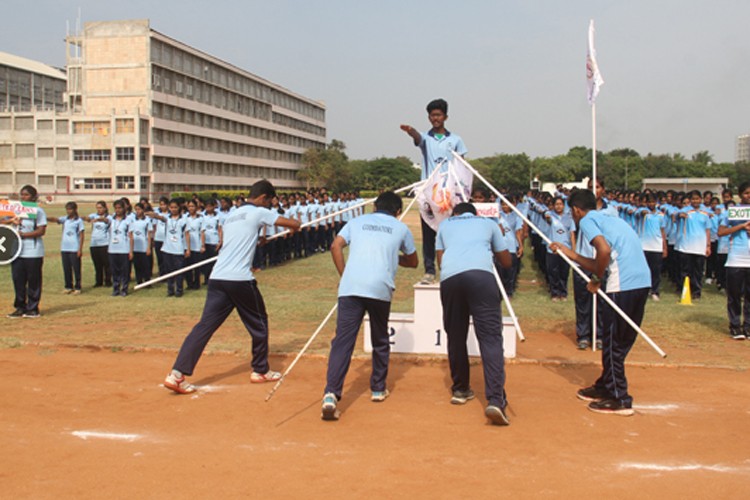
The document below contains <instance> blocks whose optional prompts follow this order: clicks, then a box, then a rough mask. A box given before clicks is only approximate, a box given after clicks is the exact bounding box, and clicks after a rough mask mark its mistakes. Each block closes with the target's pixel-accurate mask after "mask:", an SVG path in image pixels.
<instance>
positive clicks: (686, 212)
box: [675, 190, 711, 300]
mask: <svg viewBox="0 0 750 500" xmlns="http://www.w3.org/2000/svg"><path fill="white" fill-rule="evenodd" d="M689 196H690V205H689V206H687V207H684V208H683V209H682V210H680V212H679V213H678V214H677V215H676V217H677V218H679V220H680V222H681V224H680V227H679V229H678V235H677V243H676V245H675V250H677V251H679V252H680V254H681V260H680V269H681V271H682V272H681V276H680V281H684V280H685V277H688V278H689V279H690V292H691V294H692V298H693V299H694V300H700V298H701V291H702V290H703V272H704V268H705V265H706V257H708V256H709V255H711V219H710V217H709V214H708V213H706V212H705V211H703V210H701V208H700V206H701V203H702V201H703V198H702V197H701V192H700V191H698V190H694V191H691V192H690V194H689Z"/></svg>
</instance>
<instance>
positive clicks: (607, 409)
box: [589, 399, 635, 417]
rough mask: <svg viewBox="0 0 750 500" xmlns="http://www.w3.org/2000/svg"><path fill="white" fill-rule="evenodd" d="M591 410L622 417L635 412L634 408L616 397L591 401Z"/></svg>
mask: <svg viewBox="0 0 750 500" xmlns="http://www.w3.org/2000/svg"><path fill="white" fill-rule="evenodd" d="M589 410H591V411H593V412H594V413H603V414H605V415H620V416H622V417H629V416H631V415H633V414H634V413H635V412H634V411H633V408H631V407H629V406H625V405H624V404H622V403H621V402H620V401H617V400H616V399H602V400H599V401H592V402H591V403H589Z"/></svg>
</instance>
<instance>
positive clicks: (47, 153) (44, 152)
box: [36, 148, 55, 158]
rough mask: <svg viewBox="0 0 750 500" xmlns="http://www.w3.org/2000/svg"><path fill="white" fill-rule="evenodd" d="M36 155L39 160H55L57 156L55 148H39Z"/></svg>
mask: <svg viewBox="0 0 750 500" xmlns="http://www.w3.org/2000/svg"><path fill="white" fill-rule="evenodd" d="M36 154H37V157H38V158H53V157H54V156H55V148H37V150H36Z"/></svg>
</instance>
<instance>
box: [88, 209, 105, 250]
mask: <svg viewBox="0 0 750 500" xmlns="http://www.w3.org/2000/svg"><path fill="white" fill-rule="evenodd" d="M97 219H100V217H99V214H96V213H94V214H91V215H89V220H90V221H91V242H90V243H89V246H90V247H106V246H109V218H108V217H106V216H105V220H104V221H98V220H97Z"/></svg>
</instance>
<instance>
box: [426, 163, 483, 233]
mask: <svg viewBox="0 0 750 500" xmlns="http://www.w3.org/2000/svg"><path fill="white" fill-rule="evenodd" d="M473 181H474V174H472V173H471V171H470V170H469V169H468V168H466V167H465V166H464V164H463V163H461V162H460V161H458V160H457V159H456V158H454V157H451V158H450V159H449V160H447V161H444V162H442V163H440V164H438V165H436V166H435V170H433V171H432V174H430V177H429V178H428V179H427V181H426V184H425V185H424V187H423V189H422V191H421V192H420V193H419V198H418V199H417V202H418V203H419V213H420V214H421V215H422V219H423V220H424V221H425V222H426V223H427V225H428V226H430V227H431V228H432V229H433V230H434V231H437V229H438V226H439V225H440V223H441V222H443V221H444V220H445V219H447V218H448V217H450V216H451V213H452V212H453V207H454V206H456V205H457V204H459V203H461V202H462V201H469V198H470V197H471V185H472V182H473Z"/></svg>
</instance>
